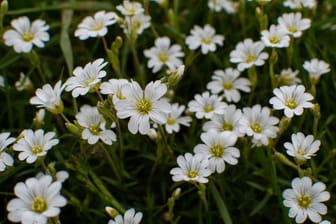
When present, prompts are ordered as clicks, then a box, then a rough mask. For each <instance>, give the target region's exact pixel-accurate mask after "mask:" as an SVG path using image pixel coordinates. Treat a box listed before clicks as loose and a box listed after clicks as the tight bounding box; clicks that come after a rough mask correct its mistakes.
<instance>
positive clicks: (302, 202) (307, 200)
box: [297, 194, 312, 208]
mask: <svg viewBox="0 0 336 224" xmlns="http://www.w3.org/2000/svg"><path fill="white" fill-rule="evenodd" d="M311 201H312V198H311V196H310V195H307V194H304V195H300V196H299V197H298V199H297V203H298V205H299V206H300V207H301V208H308V207H309V206H310V204H311Z"/></svg>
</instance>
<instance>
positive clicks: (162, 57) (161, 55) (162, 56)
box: [159, 52, 168, 63]
mask: <svg viewBox="0 0 336 224" xmlns="http://www.w3.org/2000/svg"><path fill="white" fill-rule="evenodd" d="M159 60H160V61H161V62H162V63H165V62H167V61H168V55H167V53H165V52H162V53H159Z"/></svg>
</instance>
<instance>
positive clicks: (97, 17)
mask: <svg viewBox="0 0 336 224" xmlns="http://www.w3.org/2000/svg"><path fill="white" fill-rule="evenodd" d="M117 20H118V16H117V14H115V13H114V12H108V13H106V12H105V11H99V12H96V13H95V14H94V16H93V17H91V16H87V17H85V18H84V19H83V20H82V22H81V23H80V24H79V25H78V27H77V29H76V31H75V37H78V38H79V39H81V40H86V39H88V38H90V37H97V36H98V37H103V36H105V35H106V34H107V31H108V30H107V26H110V25H113V24H115V23H116V22H117Z"/></svg>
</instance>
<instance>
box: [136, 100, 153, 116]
mask: <svg viewBox="0 0 336 224" xmlns="http://www.w3.org/2000/svg"><path fill="white" fill-rule="evenodd" d="M152 106H153V105H152V102H151V101H150V100H148V99H146V98H144V99H141V100H139V102H138V103H137V104H136V110H137V111H138V113H139V114H141V115H145V114H148V113H149V112H151V111H152Z"/></svg>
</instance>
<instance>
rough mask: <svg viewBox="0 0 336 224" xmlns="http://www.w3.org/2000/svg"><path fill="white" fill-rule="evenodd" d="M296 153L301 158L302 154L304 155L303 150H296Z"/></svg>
mask: <svg viewBox="0 0 336 224" xmlns="http://www.w3.org/2000/svg"><path fill="white" fill-rule="evenodd" d="M297 153H298V154H299V155H300V156H303V155H304V154H306V151H305V150H304V149H298V150H297Z"/></svg>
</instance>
